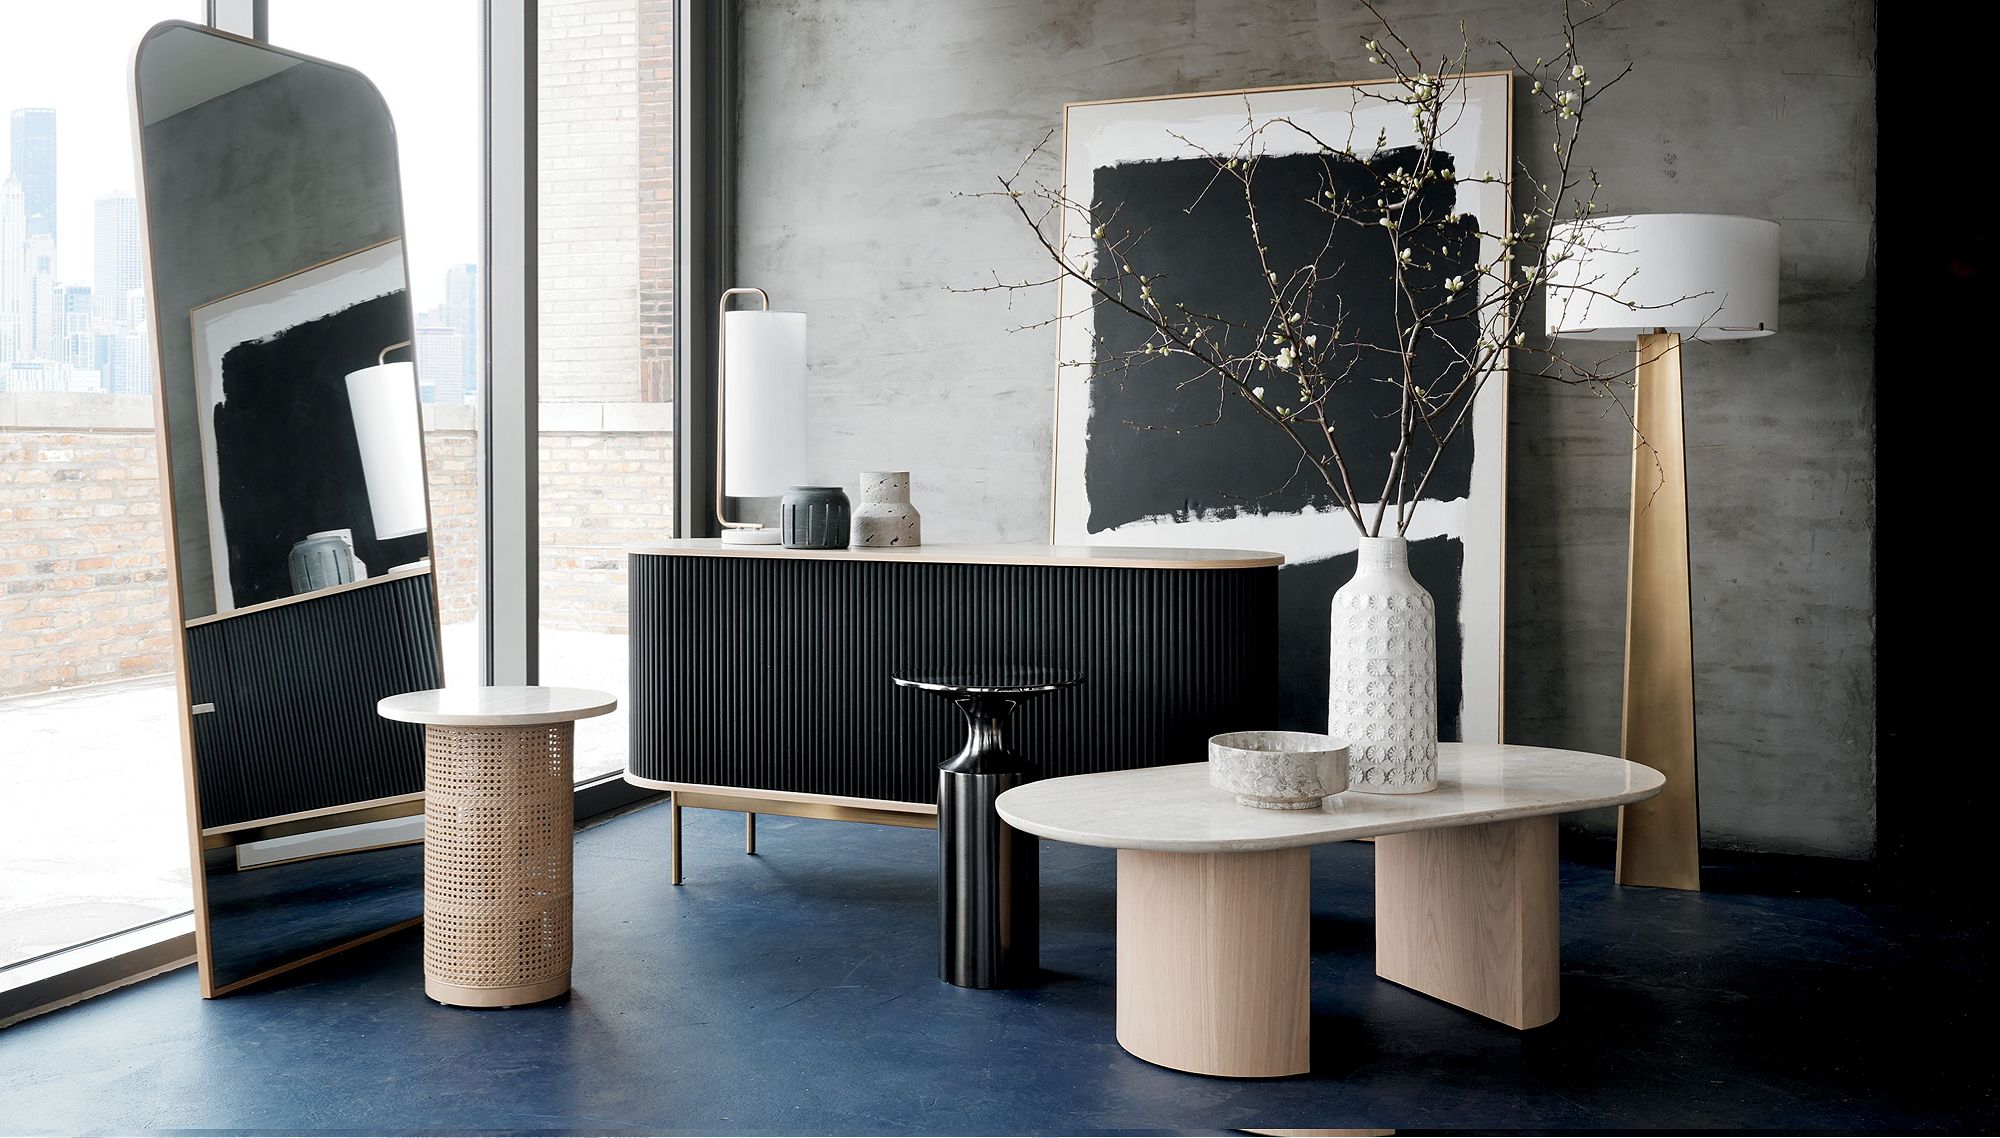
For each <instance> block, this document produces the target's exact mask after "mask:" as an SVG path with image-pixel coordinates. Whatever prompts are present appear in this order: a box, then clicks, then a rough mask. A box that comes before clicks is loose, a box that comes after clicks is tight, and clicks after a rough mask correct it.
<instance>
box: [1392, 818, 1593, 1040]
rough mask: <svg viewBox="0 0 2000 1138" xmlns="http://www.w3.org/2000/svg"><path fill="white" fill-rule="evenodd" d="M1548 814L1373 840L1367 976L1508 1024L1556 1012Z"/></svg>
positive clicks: (1536, 1022)
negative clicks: (1371, 968) (1371, 954)
mask: <svg viewBox="0 0 2000 1138" xmlns="http://www.w3.org/2000/svg"><path fill="white" fill-rule="evenodd" d="M1560 973H1561V960H1560V947H1559V944H1558V940H1557V936H1556V819H1555V816H1554V815H1552V814H1551V815H1544V816H1542V817H1538V818H1521V819H1517V820H1515V821H1509V822H1489V823H1487V824H1485V825H1482V826H1455V827H1452V828H1449V829H1442V830H1420V831H1417V832H1416V833H1410V834H1391V835H1387V836H1384V837H1379V838H1377V839H1375V974H1376V975H1377V976H1380V977H1382V978H1383V979H1384V980H1393V981H1395V982H1396V983H1398V984H1401V985H1403V986H1404V987H1406V988H1415V989H1416V990H1417V991H1419V992H1422V993H1424V994H1425V995H1427V996H1435V997H1437V998H1438V999H1440V1000H1443V1001H1445V1002H1446V1003H1448V1004H1457V1005H1458V1006H1459V1007H1461V1008H1464V1009H1466V1010H1467V1011H1472V1012H1478V1013H1479V1014H1480V1015H1483V1016H1486V1017H1487V1018H1488V1019H1497V1020H1499V1021H1500V1022H1501V1023H1504V1024H1506V1025H1508V1026H1509V1027H1517V1028H1523V1029H1526V1028H1530V1027H1540V1026H1541V1025H1543V1024H1545V1023H1548V1022H1549V1021H1550V1020H1552V1019H1554V1018H1556V1010H1557V1007H1558V1000H1557V991H1558V987H1559V978H1560Z"/></svg>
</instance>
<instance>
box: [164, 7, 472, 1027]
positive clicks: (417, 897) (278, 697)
mask: <svg viewBox="0 0 2000 1138" xmlns="http://www.w3.org/2000/svg"><path fill="white" fill-rule="evenodd" d="M132 105H133V113H134V121H135V127H136V134H137V136H138V140H139V141H138V146H139V156H138V157H139V168H140V185H141V198H142V217H143V224H144V228H145V233H144V239H143V241H142V243H141V244H142V247H143V248H144V250H145V255H146V261H147V265H146V271H147V273H148V277H149V280H150V282H151V288H150V289H149V290H148V296H149V297H150V300H151V304H152V316H153V342H152V348H153V352H154V357H153V358H154V361H155V376H156V378H157V383H156V384H155V392H156V406H157V414H158V430H159V439H160V453H161V466H162V481H163V487H164V490H165V493H164V498H165V507H166V515H167V547H168V554H169V556H168V563H169V565H170V567H171V568H170V576H171V590H172V595H173V599H174V609H175V612H176V615H177V618H178V620H179V624H180V635H179V645H178V648H179V653H178V656H179V665H180V685H179V695H180V700H181V708H180V711H181V737H182V748H183V752H184V755H185V770H186V781H187V792H188V814H189V819H188V824H189V831H190V847H191V851H192V858H193V865H194V901H195V927H196V941H197V945H198V949H199V957H200V966H201V990H202V994H203V995H204V996H219V995H223V994H225V993H227V992H230V991H232V990H235V989H238V988H241V987H243V986H245V985H249V984H254V983H258V982H260V981H263V980H266V979H268V978H270V977H273V976H276V975H278V974H280V973H283V972H285V971H287V970H288V969H291V968H295V967H297V966H299V965H301V964H304V963H308V962H310V961H314V960H317V959H320V958H322V957H324V956H326V955H328V954H330V953H334V952H338V951H340V950H342V949H345V948H349V947H353V946H355V945H358V944H362V943H365V942H367V941H369V940H373V939H375V938H377V937H380V936H384V935H387V934H388V933H391V932H394V931H396V930H398V929H402V928H406V927H409V926H411V925H414V924H415V923H417V922H418V921H419V920H420V919H421V917H422V913H423V847H422V840H423V740H422V736H421V735H420V733H419V732H420V729H419V728H417V727H416V726H414V725H411V724H403V723H391V722H388V721H386V720H383V719H381V718H380V717H379V716H377V715H376V714H375V703H376V701H377V700H379V699H381V698H382V697H383V696H387V695H393V694H396V693H399V692H406V691H414V690H418V689H423V688H432V687H437V686H439V685H440V684H441V683H442V665H441V660H440V657H441V646H440V642H439V630H438V619H437V612H438V605H437V591H436V585H435V581H434V577H433V573H432V568H431V549H432V544H431V526H430V510H429V500H428V495H427V493H426V476H425V462H424V451H423V436H422V425H421V408H420V404H419V395H418V386H417V378H416V370H415V364H414V362H413V353H412V349H411V340H412V325H413V318H412V311H411V305H410V299H409V292H408V287H407V284H408V265H407V259H406V257H405V255H404V251H403V237H404V234H403V206H402V192H401V184H400V180H399V175H398V172H397V154H396V136H395V131H394V127H393V126H392V124H391V122H390V117H389V111H388V107H387V105H386V104H385V103H384V101H383V99H382V96H381V93H380V92H379V91H378V90H377V89H376V87H375V85H374V84H373V83H371V82H369V80H368V79H367V77H366V76H364V75H362V74H361V73H360V72H358V71H355V70H353V69H352V68H347V67H342V66H339V65H338V64H334V63H329V62H326V61H324V60H319V59H314V58H311V57H309V56H304V55H299V54H296V53H292V52H287V51H283V50H280V49H277V48H273V47H271V46H270V45H268V44H264V43H259V42H256V41H254V40H247V39H242V38H240V37H237V36H233V35H229V34H227V33H223V32H218V31H215V30H213V29H210V28H205V27H201V26H199V25H195V24H187V23H180V22H170V23H164V24H161V25H159V26H157V27H155V28H153V29H152V30H151V31H150V32H148V33H147V34H146V36H145V38H144V39H143V40H142V41H141V43H140V45H139V48H138V51H137V53H136V54H135V56H134V62H133V83H132Z"/></svg>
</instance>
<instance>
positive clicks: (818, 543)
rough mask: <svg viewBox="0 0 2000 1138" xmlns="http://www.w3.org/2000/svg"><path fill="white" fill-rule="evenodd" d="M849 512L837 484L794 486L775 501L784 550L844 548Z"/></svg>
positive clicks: (844, 492)
mask: <svg viewBox="0 0 2000 1138" xmlns="http://www.w3.org/2000/svg"><path fill="white" fill-rule="evenodd" d="M850 515H851V511H850V510H849V508H848V504H847V491H845V490H842V489H841V488H840V487H838V486H794V487H792V488H791V489H790V490H787V491H785V496H784V498H783V499H782V500H780V501H779V503H778V516H779V523H778V524H779V533H778V536H779V538H780V539H781V540H783V541H784V543H785V548H786V549H846V548H847V527H848V521H849V518H850Z"/></svg>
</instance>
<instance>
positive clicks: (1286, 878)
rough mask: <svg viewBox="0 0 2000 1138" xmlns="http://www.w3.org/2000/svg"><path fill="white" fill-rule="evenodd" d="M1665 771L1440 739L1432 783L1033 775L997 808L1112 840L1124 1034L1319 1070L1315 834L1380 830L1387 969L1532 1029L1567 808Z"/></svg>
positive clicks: (1156, 1059) (1161, 1049)
mask: <svg viewBox="0 0 2000 1138" xmlns="http://www.w3.org/2000/svg"><path fill="white" fill-rule="evenodd" d="M1664 782H1665V779H1664V778H1663V777H1662V776H1661V775H1660V773H1659V772H1658V771H1655V770H1653V769H1652V768H1650V767H1644V766H1640V765H1639V764H1637V763H1630V762H1626V761H1625V760H1624V759H1614V758H1610V757H1608V756H1605V755H1587V754H1583V753H1581V752H1577V751H1554V750H1547V749H1544V748H1540V747H1511V746H1502V745H1498V744H1471V743H1445V744H1442V745H1440V746H1439V748H1438V788H1437V789H1436V790H1434V791H1431V792H1430V793H1428V794H1402V795H1389V794H1359V793H1356V792H1353V791H1349V792H1348V793H1346V794H1342V795H1338V796H1335V797H1333V798H1329V799H1327V800H1326V803H1325V804H1324V805H1323V806H1321V807H1320V808H1319V809H1318V810H1257V809H1253V808H1251V807H1247V806H1239V805H1237V803H1236V802H1235V800H1234V799H1232V798H1231V797H1230V796H1229V795H1227V794H1224V793H1223V792H1221V791H1219V790H1216V789H1214V788H1213V787H1211V786H1209V785H1208V764H1206V763H1187V764H1183V765H1180V766H1169V767H1151V768H1146V769H1142V770H1127V771H1112V772H1108V773H1105V774H1086V775H1073V776H1071V777H1068V778H1055V779H1049V780H1047V781H1044V782H1033V783H1029V784H1027V785H1025V786H1020V787H1016V788H1015V789H1013V790H1009V791H1008V792H1006V793H1005V794H1003V795H1001V796H1000V800H999V803H998V809H999V813H1000V817H1002V818H1004V819H1005V820H1006V821H1007V822H1008V824H1009V825H1012V826H1014V827H1015V828H1016V829H1020V830H1024V831H1026V832H1028V833H1030V834H1036V835H1039V836H1041V837H1044V838H1050V839H1053V840H1055V841H1059V842H1073V843H1076V844H1078V845H1086V846H1105V847H1109V848H1112V849H1116V850H1117V851H1118V1043H1119V1045H1120V1046H1122V1047H1124V1048H1125V1050H1127V1051H1129V1052H1131V1053H1132V1054H1134V1055H1136V1056H1138V1057H1139V1058H1141V1059H1144V1060H1146V1061H1147V1062H1149V1063H1157V1064H1159V1065H1160V1066H1163V1067H1172V1068H1175V1069H1176V1070H1182V1071H1194V1072H1198V1073H1200V1074H1204V1075H1228V1076H1234V1077H1260V1076H1263V1077H1268V1076H1274V1075H1297V1074H1303V1073H1304V1072H1305V1071H1306V1070H1307V1069H1308V1068H1309V1066H1310V1061H1309V1059H1308V1050H1307V1043H1308V1029H1309V1026H1310V1024H1311V1019H1312V1016H1311V1011H1312V1006H1311V1004H1312V1002H1311V995H1310V990H1309V989H1310V976H1309V971H1310V965H1311V952H1310V949H1309V945H1308V927H1309V925H1310V922H1311V862H1310V858H1309V854H1308V847H1311V846H1315V845H1319V844H1320V843H1322V842H1339V841H1346V840H1349V839H1352V838H1366V837H1373V838H1375V839H1376V841H1375V974H1376V975H1378V976H1380V977H1382V978H1383V979H1385V980H1393V981H1395V982H1396V983H1398V984H1402V985H1404V986H1405V987H1409V988H1414V989H1416V990H1417V991H1419V992H1423V993H1425V994H1426V995H1430V996H1434V997H1436V998H1437V999H1440V1000H1443V1001H1445V1002H1446V1003H1451V1004H1456V1005H1458V1006H1459V1007H1462V1008H1465V1009H1467V1010H1468V1011H1474V1012H1478V1013H1479V1014H1480V1015H1483V1016H1487V1017H1489V1018H1491V1019H1496V1020H1499V1021H1500V1022H1501V1023H1504V1024H1507V1025H1509V1026H1510V1027H1516V1028H1524V1029H1525V1028H1530V1027H1539V1026H1541V1025H1542V1024H1545V1023H1547V1022H1549V1021H1550V1020H1552V1019H1554V1018H1555V1017H1556V1009H1557V998H1556V993H1557V979H1558V974H1559V969H1560V963H1559V959H1558V944H1557V939H1556V881H1557V876H1556V816H1557V815H1559V814H1565V813H1568V812H1570V811H1572V810H1587V809H1590V808H1592V807H1598V806H1617V805H1622V804H1624V803H1627V802H1637V801H1639V800H1641V799H1645V798H1651V797H1652V796H1653V795H1655V794H1658V793H1659V792H1660V787H1661V786H1662V785H1663V784H1664Z"/></svg>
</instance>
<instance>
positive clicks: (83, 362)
mask: <svg viewBox="0 0 2000 1138" xmlns="http://www.w3.org/2000/svg"><path fill="white" fill-rule="evenodd" d="M90 324H91V308H90V286H89V285H58V286H57V287H56V359H58V360H60V361H62V362H63V363H66V364H68V365H70V367H72V368H80V369H86V370H91V371H95V370H96V369H97V366H98V365H97V334H96V333H95V332H93V331H91V327H90Z"/></svg>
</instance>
